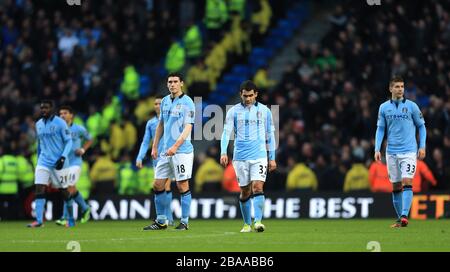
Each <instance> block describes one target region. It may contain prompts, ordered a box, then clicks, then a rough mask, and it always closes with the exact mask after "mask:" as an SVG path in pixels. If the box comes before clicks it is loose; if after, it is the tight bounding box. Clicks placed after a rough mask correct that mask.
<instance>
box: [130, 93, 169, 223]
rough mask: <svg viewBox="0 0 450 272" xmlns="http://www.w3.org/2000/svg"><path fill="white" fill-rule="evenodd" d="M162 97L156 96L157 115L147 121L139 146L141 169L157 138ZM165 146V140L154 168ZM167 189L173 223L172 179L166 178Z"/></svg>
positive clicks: (154, 166)
mask: <svg viewBox="0 0 450 272" xmlns="http://www.w3.org/2000/svg"><path fill="white" fill-rule="evenodd" d="M161 100H162V98H161V97H156V98H155V103H154V107H155V112H156V116H155V117H153V118H152V119H150V120H148V121H147V124H146V126H145V134H144V138H143V139H142V143H141V147H140V148H139V154H138V156H137V158H136V167H137V168H139V169H141V168H142V161H143V160H144V158H145V155H146V154H147V151H148V147H149V146H150V142H151V141H152V140H153V139H154V138H155V132H156V127H157V126H158V123H159V116H160V113H161ZM163 148H164V142H163V141H160V142H159V145H158V155H159V157H158V158H157V159H156V160H153V168H156V165H157V164H158V160H159V158H160V157H161V154H162V153H163ZM165 190H166V200H165V203H164V204H165V211H166V212H165V214H166V216H167V220H168V225H169V226H172V225H173V215H172V209H171V208H170V204H171V203H172V191H171V189H170V179H167V180H166V184H165Z"/></svg>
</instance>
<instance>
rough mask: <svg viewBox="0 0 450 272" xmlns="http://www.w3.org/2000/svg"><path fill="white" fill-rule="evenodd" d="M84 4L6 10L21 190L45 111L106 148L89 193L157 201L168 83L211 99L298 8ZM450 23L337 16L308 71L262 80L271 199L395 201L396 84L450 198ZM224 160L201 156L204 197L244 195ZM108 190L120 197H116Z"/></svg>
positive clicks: (445, 18) (437, 8) (92, 171)
mask: <svg viewBox="0 0 450 272" xmlns="http://www.w3.org/2000/svg"><path fill="white" fill-rule="evenodd" d="M81 2H82V5H81V6H79V7H77V6H68V5H67V4H66V3H65V1H58V3H55V1H50V0H40V1H37V0H35V1H34V0H3V1H0V22H1V23H0V25H1V35H0V47H1V50H0V124H1V125H0V143H1V144H0V159H1V158H4V156H7V155H9V156H15V157H17V158H18V161H17V164H18V165H21V166H20V171H18V172H17V173H18V174H17V177H16V179H17V182H20V184H23V186H31V185H32V184H33V177H32V173H33V170H32V169H33V167H34V166H35V163H36V155H35V154H36V135H35V128H34V122H35V121H36V120H37V119H38V118H39V105H38V102H39V101H40V100H41V99H52V100H54V101H55V102H56V103H57V105H65V104H67V105H71V106H72V107H73V108H74V109H75V110H76V111H77V119H76V120H75V123H79V124H83V125H85V126H86V127H87V129H88V130H89V132H90V133H91V134H92V136H93V137H94V139H95V143H94V146H93V148H91V149H90V150H88V152H87V154H86V156H85V160H86V162H85V163H84V164H83V171H82V172H83V174H82V177H81V179H80V182H79V189H80V192H82V194H83V195H84V196H85V197H88V196H89V194H90V193H93V194H102V193H119V194H124V195H126V194H138V193H145V194H146V193H149V192H150V191H151V186H152V180H153V169H152V168H151V162H150V161H147V162H146V167H144V168H143V169H141V170H139V171H137V169H136V168H135V167H134V160H135V157H136V154H137V151H138V149H139V144H140V140H141V139H142V136H143V134H144V128H145V121H146V120H148V119H149V118H150V117H151V116H152V115H153V114H154V112H153V101H154V96H155V95H156V94H157V93H164V91H165V86H164V84H162V85H161V82H164V80H165V75H166V74H167V72H174V71H181V72H183V73H184V74H186V78H185V83H186V87H187V88H186V92H188V94H190V95H192V96H194V95H195V96H201V97H204V98H206V97H207V96H208V94H209V93H210V92H211V91H213V90H214V89H215V87H216V84H217V81H218V80H219V79H220V77H221V75H223V73H224V71H226V70H227V69H229V67H230V65H232V64H233V63H237V62H239V60H240V59H242V58H243V56H246V55H247V54H248V52H249V51H250V48H251V47H252V46H255V45H258V44H259V43H261V41H262V37H264V35H265V34H266V33H267V31H268V30H269V29H270V27H271V26H272V25H273V23H274V22H275V21H276V20H277V19H278V18H280V17H282V16H283V15H284V14H285V12H286V11H287V10H289V1H287V0H200V1H197V0H195V1H194V0H183V1H176V0H167V1H158V0H140V1H125V0H119V1H112V0H104V1H87V0H86V1H81ZM305 2H307V1H305ZM343 2H348V1H343ZM362 2H364V1H362ZM449 10H450V7H449V6H448V3H447V4H446V3H440V1H408V3H406V2H405V3H404V4H395V3H394V1H388V0H386V1H383V5H382V6H380V7H376V8H375V11H374V10H373V9H368V8H367V6H364V4H361V5H360V6H358V5H353V4H352V5H351V4H345V3H344V4H342V5H337V6H336V9H335V11H334V13H333V14H332V15H331V16H330V17H329V22H330V24H331V25H332V28H331V30H330V31H329V33H328V34H327V35H326V36H325V38H324V39H323V40H322V41H321V42H320V43H318V44H307V43H304V42H302V43H300V44H299V45H298V51H297V53H298V54H299V55H300V57H301V60H300V62H298V63H292V64H290V65H289V66H288V67H286V70H285V72H284V74H283V78H282V80H281V81H280V82H273V81H271V80H270V79H268V78H267V71H266V70H265V69H261V70H259V71H258V72H257V73H256V75H255V78H254V80H255V81H256V82H257V83H258V84H259V86H260V87H261V91H260V96H259V97H260V99H261V101H262V102H263V103H265V104H268V105H271V104H278V105H280V120H281V122H280V123H281V124H280V135H279V139H280V140H279V148H278V151H277V158H278V159H277V160H278V165H279V170H278V171H277V172H276V173H273V174H271V175H269V178H268V182H267V183H266V190H278V191H285V190H300V191H302V190H307V191H308V190H310V191H316V190H317V191H346V192H347V191H352V190H366V191H369V190H372V191H380V192H390V191H391V187H390V184H389V181H388V179H387V172H386V169H385V167H383V165H378V164H375V163H373V162H372V161H373V160H372V156H373V144H374V140H373V138H374V135H375V129H376V127H375V126H376V118H377V110H378V106H379V104H380V103H382V102H383V101H385V100H386V99H387V98H388V97H389V92H388V86H387V84H388V81H389V78H390V76H391V75H393V74H396V75H402V76H403V77H404V78H405V80H406V96H407V98H409V99H412V100H414V101H416V102H417V103H418V104H419V106H420V107H421V109H422V112H423V115H424V118H425V120H426V126H427V133H428V141H427V158H426V160H425V161H424V162H423V163H420V164H419V165H418V168H417V169H418V170H417V175H416V177H417V179H419V180H418V181H415V184H414V189H415V191H420V190H428V189H433V190H450V87H449V86H450V69H449V63H450V62H449V55H448V54H449V52H450V51H449V50H448V44H450V16H449ZM294 34H298V33H294ZM161 86H162V87H161ZM149 153H150V152H149ZM149 153H148V154H149ZM218 158H219V151H218V148H217V144H212V145H211V146H210V147H209V148H208V149H207V152H205V153H197V154H196V158H195V163H194V172H193V173H194V178H193V180H192V183H193V185H192V187H193V189H194V191H196V192H200V191H209V192H216V191H229V192H237V191H239V188H238V187H237V186H238V185H237V182H236V176H235V174H234V171H233V169H232V166H231V165H230V166H229V167H227V168H225V169H223V168H222V167H221V166H220V165H219V164H218ZM9 159H11V158H9ZM19 159H20V163H19ZM1 169H2V168H0V170H1ZM18 169H19V168H18ZM30 173H31V176H30ZM101 182H113V183H114V184H115V188H116V189H115V190H114V192H105V191H104V190H102V189H101V188H102V187H101V186H96V184H101ZM0 191H1V190H0ZM0 194H1V192H0Z"/></svg>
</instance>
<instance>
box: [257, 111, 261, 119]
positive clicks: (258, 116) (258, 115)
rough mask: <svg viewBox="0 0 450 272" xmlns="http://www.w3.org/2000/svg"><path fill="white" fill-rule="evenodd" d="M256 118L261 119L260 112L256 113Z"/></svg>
mask: <svg viewBox="0 0 450 272" xmlns="http://www.w3.org/2000/svg"><path fill="white" fill-rule="evenodd" d="M256 117H257V118H258V119H261V118H262V112H260V111H258V112H257V113H256Z"/></svg>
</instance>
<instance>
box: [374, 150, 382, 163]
mask: <svg viewBox="0 0 450 272" xmlns="http://www.w3.org/2000/svg"><path fill="white" fill-rule="evenodd" d="M373 157H374V159H375V161H377V162H379V161H381V152H380V151H377V152H375V155H374V156H373Z"/></svg>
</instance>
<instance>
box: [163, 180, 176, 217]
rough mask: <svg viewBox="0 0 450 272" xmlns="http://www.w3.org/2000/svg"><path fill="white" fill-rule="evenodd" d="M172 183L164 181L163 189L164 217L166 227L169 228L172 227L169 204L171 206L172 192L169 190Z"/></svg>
mask: <svg viewBox="0 0 450 272" xmlns="http://www.w3.org/2000/svg"><path fill="white" fill-rule="evenodd" d="M171 183H172V181H171V180H170V179H167V180H166V185H165V189H166V217H167V221H168V222H167V225H169V226H173V225H174V223H173V214H172V208H171V204H172V190H171V188H170V185H171Z"/></svg>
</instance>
